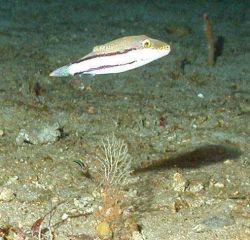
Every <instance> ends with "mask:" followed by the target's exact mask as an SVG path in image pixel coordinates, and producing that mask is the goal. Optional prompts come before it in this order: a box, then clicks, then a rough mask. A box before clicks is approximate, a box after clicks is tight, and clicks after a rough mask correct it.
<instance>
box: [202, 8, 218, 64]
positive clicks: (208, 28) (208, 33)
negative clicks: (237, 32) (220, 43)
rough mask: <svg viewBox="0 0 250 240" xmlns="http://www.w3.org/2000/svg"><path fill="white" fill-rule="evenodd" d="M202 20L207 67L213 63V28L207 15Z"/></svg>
mask: <svg viewBox="0 0 250 240" xmlns="http://www.w3.org/2000/svg"><path fill="white" fill-rule="evenodd" d="M203 19H204V34H205V38H206V40H207V47H208V59H207V63H208V65H210V66H213V65H214V61H215V57H214V54H215V47H214V36H213V27H212V23H211V21H210V18H209V16H208V14H207V13H205V14H204V15H203Z"/></svg>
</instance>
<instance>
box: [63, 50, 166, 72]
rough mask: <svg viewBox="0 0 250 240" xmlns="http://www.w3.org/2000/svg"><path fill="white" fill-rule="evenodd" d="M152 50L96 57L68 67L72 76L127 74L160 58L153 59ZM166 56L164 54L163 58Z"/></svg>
mask: <svg viewBox="0 0 250 240" xmlns="http://www.w3.org/2000/svg"><path fill="white" fill-rule="evenodd" d="M153 54H154V52H153V51H151V50H150V49H141V50H131V51H129V52H127V53H123V54H116V55H111V56H96V57H94V58H91V59H87V60H84V59H82V61H79V62H77V63H73V64H72V65H70V66H69V67H68V70H69V73H70V74H71V75H75V74H92V75H96V74H109V73H119V72H125V71H128V70H131V69H134V68H138V67H140V66H142V65H145V64H147V63H149V62H152V61H154V60H155V59H157V58H159V54H157V56H155V58H154V57H153ZM164 55H166V54H163V56H164Z"/></svg>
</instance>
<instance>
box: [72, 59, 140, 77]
mask: <svg viewBox="0 0 250 240" xmlns="http://www.w3.org/2000/svg"><path fill="white" fill-rule="evenodd" d="M135 62H136V61H132V62H129V63H124V64H116V65H103V66H100V67H96V68H90V69H88V70H86V71H83V72H77V73H75V74H74V76H75V75H78V74H86V73H91V72H92V71H96V70H100V69H105V68H112V67H120V66H125V65H129V64H133V63H135Z"/></svg>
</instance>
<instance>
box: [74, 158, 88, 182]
mask: <svg viewBox="0 0 250 240" xmlns="http://www.w3.org/2000/svg"><path fill="white" fill-rule="evenodd" d="M74 163H76V164H77V165H78V166H80V168H81V172H82V173H83V175H84V176H85V177H87V178H91V176H90V174H89V170H88V167H87V166H86V165H85V164H84V163H83V161H82V160H75V161H74Z"/></svg>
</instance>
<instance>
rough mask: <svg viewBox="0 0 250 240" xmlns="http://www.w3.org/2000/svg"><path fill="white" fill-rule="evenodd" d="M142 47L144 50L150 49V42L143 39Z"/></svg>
mask: <svg viewBox="0 0 250 240" xmlns="http://www.w3.org/2000/svg"><path fill="white" fill-rule="evenodd" d="M142 46H143V47H144V48H150V47H151V42H150V41H149V40H148V39H145V40H144V41H143V42H142Z"/></svg>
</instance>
